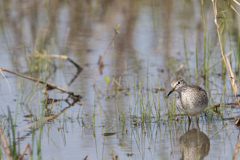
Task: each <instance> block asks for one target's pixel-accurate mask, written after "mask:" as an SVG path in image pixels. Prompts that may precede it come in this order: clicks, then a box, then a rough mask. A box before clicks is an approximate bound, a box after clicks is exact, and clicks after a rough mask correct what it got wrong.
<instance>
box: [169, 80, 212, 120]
mask: <svg viewBox="0 0 240 160" xmlns="http://www.w3.org/2000/svg"><path fill="white" fill-rule="evenodd" d="M171 86H172V90H171V91H170V92H169V93H168V96H169V95H170V94H171V93H172V92H174V91H177V92H178V93H179V96H178V99H177V107H178V108H179V109H180V110H182V111H183V112H185V113H186V114H187V115H188V118H189V116H197V117H198V116H199V115H200V113H201V112H203V110H204V109H205V108H206V107H207V106H208V97H207V93H206V91H205V90H204V89H202V88H201V87H199V86H197V85H188V84H187V83H186V82H185V81H184V80H183V79H182V78H175V79H173V80H172V82H171ZM189 120H190V121H191V119H190V118H189Z"/></svg>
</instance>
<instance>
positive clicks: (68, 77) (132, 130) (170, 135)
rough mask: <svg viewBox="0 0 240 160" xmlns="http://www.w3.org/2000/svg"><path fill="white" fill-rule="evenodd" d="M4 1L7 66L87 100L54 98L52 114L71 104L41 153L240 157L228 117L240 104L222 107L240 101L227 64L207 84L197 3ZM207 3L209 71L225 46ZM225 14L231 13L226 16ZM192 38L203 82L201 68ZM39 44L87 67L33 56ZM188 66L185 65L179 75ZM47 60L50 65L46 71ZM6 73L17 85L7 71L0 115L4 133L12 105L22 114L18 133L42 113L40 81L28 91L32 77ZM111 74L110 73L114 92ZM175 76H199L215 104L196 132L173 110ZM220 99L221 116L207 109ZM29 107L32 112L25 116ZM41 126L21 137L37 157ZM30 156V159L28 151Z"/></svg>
mask: <svg viewBox="0 0 240 160" xmlns="http://www.w3.org/2000/svg"><path fill="white" fill-rule="evenodd" d="M2 3H4V6H5V7H4V8H5V10H4V11H3V12H2V13H0V14H1V17H2V18H1V20H2V22H1V23H2V25H1V31H2V32H0V41H1V44H0V45H1V50H0V52H1V54H0V64H1V67H2V68H6V69H9V70H12V71H15V72H18V73H22V74H25V75H29V76H32V77H35V78H37V79H38V78H39V77H46V76H47V77H48V78H47V82H49V83H53V84H56V85H58V86H59V87H61V88H64V89H65V90H68V91H72V92H74V93H75V94H80V95H81V96H82V97H83V98H82V99H81V100H80V102H76V103H72V102H73V101H72V100H69V102H70V103H71V104H69V103H67V102H65V101H59V102H56V103H54V104H53V109H52V114H58V113H59V112H61V111H62V110H63V109H66V110H65V111H64V112H63V113H62V114H60V115H59V116H58V117H57V118H56V119H54V120H49V121H48V122H44V125H43V131H42V136H41V153H40V156H41V158H42V159H79V158H80V159H84V157H86V156H87V155H88V158H87V159H112V155H111V152H112V154H113V156H114V157H115V156H116V155H117V156H118V157H119V159H180V158H189V159H196V157H194V156H192V157H191V156H189V157H188V155H196V156H199V157H200V158H203V157H205V159H230V158H233V159H234V158H236V159H238V158H239V154H238V146H237V144H238V142H237V139H238V135H239V128H238V127H237V126H235V125H234V122H233V121H230V120H222V119H223V118H229V117H230V118H231V117H234V116H238V115H239V109H238V107H237V106H236V107H235V108H227V107H226V105H224V104H225V103H231V102H235V101H236V100H235V98H234V97H231V96H230V95H233V91H232V90H231V84H230V81H229V78H228V76H227V74H226V76H219V75H218V74H220V73H222V62H221V63H219V64H217V65H216V66H215V67H214V68H213V70H209V71H208V72H207V73H208V74H207V78H206V79H205V81H204V79H203V78H202V77H201V76H200V75H201V74H202V71H203V61H204V40H203V36H204V30H203V23H202V16H201V3H200V2H197V1H184V0H182V1H178V2H174V1H154V0H152V1H113V2H112V1H111V2H110V1H104V2H103V1H101V2H99V1H91V2H85V1H84V2H74V1H71V2H70V1H69V2H60V1H52V2H41V1H35V2H32V1H24V2H22V3H20V2H18V1H16V2H8V3H6V2H2ZM204 3H205V4H204V6H203V8H204V13H205V19H206V28H207V38H208V44H207V49H206V53H207V56H208V57H210V58H208V60H207V65H206V66H207V67H206V68H210V67H211V66H213V64H215V62H217V61H218V60H220V59H221V53H220V49H219V48H218V50H217V47H219V45H218V41H217V39H214V37H215V36H216V30H215V24H214V21H213V12H212V4H211V3H210V2H204ZM2 7H3V6H2ZM2 9H3V8H2ZM228 13H229V12H227V13H226V16H229V15H230V14H228ZM230 18H231V19H232V20H233V21H237V18H236V17H234V16H232V17H230ZM116 24H121V26H120V29H119V31H120V34H118V35H117V36H116V38H115V40H114V44H112V45H111V46H110V48H109V49H108V51H107V53H106V56H105V57H104V60H103V63H104V67H103V68H102V74H100V73H99V74H98V76H97V80H96V86H95V88H94V87H93V84H94V77H95V73H96V71H97V67H98V61H99V56H100V55H103V53H104V51H105V49H106V48H107V46H108V44H109V42H110V41H111V39H112V37H113V34H114V29H113V28H114V27H115V26H116ZM229 27H230V28H231V31H232V32H234V31H236V32H238V29H237V27H236V26H234V25H233V26H231V25H230V26H229ZM229 34H230V36H231V38H229V37H228V36H226V43H225V52H226V53H228V52H229V51H230V50H231V49H233V51H234V53H232V55H231V58H230V62H231V64H232V66H233V70H237V69H238V68H237V67H238V63H237V61H235V59H236V58H237V57H236V55H237V51H236V50H237V48H236V46H237V43H238V42H237V40H238V38H237V37H238V36H237V34H233V33H229ZM184 37H185V41H186V52H187V56H185V47H184ZM195 39H196V42H195ZM196 44H197V52H198V58H197V59H198V70H199V80H197V79H196V75H195V72H196V54H195V49H196ZM212 46H213V47H212ZM230 46H231V47H230ZM37 51H38V52H40V53H44V52H45V53H47V54H59V55H67V56H69V57H70V58H71V59H72V60H74V61H75V62H76V63H77V64H79V65H80V66H82V67H84V69H83V70H82V71H81V72H80V73H79V74H77V75H76V72H77V70H76V67H74V65H73V64H71V63H70V62H69V61H66V60H59V59H49V61H48V63H45V61H46V60H40V59H39V58H35V59H34V57H32V55H37ZM186 57H187V58H186ZM186 59H187V60H186ZM183 63H184V67H183V69H182V70H181V72H179V73H177V72H176V71H177V70H178V68H179V66H181V65H182V64H183ZM33 64H35V65H33ZM45 64H47V65H48V71H45V72H44V69H43V68H44V67H43V66H44V65H45ZM53 64H54V65H55V66H56V71H55V72H54V67H53ZM31 65H32V66H31ZM188 65H189V67H188ZM188 68H189V69H188ZM34 69H35V70H34ZM38 69H39V70H38ZM30 70H31V71H30ZM3 73H4V75H5V76H6V78H7V81H8V83H9V84H10V89H11V94H9V87H8V85H7V82H6V80H5V79H4V78H3V77H1V81H0V82H1V83H0V85H1V87H0V89H1V105H0V106H1V110H2V111H1V122H2V129H3V130H4V132H5V133H6V132H7V126H8V124H9V121H7V117H8V110H7V107H9V108H10V110H11V113H12V117H13V119H14V117H15V113H17V123H16V124H17V127H16V129H17V130H19V129H21V128H22V127H24V126H26V125H28V124H31V123H33V122H35V121H37V120H39V119H40V113H41V107H42V101H41V100H42V97H43V94H42V92H43V91H42V90H43V86H42V85H37V87H36V88H35V89H34V91H33V92H32V90H33V88H34V86H35V84H36V83H35V82H32V81H29V80H26V79H23V78H19V77H17V76H15V75H12V74H9V73H6V72H3ZM106 75H107V76H109V77H110V83H109V84H108V94H109V97H108V96H107V92H106V82H105V76H106ZM177 75H181V76H183V77H184V78H185V79H186V81H187V82H189V83H192V84H196V83H197V84H198V85H200V86H201V87H203V88H205V89H206V91H207V93H208V96H209V100H210V102H209V106H208V108H207V109H206V110H205V111H206V113H203V114H202V115H201V116H200V122H199V129H198V130H197V129H195V128H197V126H196V123H194V122H193V124H192V126H191V127H190V128H188V119H187V117H186V116H177V117H178V120H176V117H175V116H173V115H174V114H179V112H178V110H177V109H175V98H176V96H177V94H173V95H172V96H171V97H170V98H169V99H166V94H167V92H168V91H170V89H171V88H170V80H171V79H173V77H175V76H177ZM75 76H76V77H75ZM235 76H236V77H238V75H235ZM74 77H75V78H76V79H73V78H74ZM114 79H115V80H114ZM72 80H73V81H72ZM119 84H121V87H120V86H119ZM160 88H163V89H164V90H165V91H158V92H157V91H156V89H160ZM31 92H32V93H33V94H32V95H31ZM48 94H49V97H50V98H53V99H65V98H66V97H67V96H68V95H67V94H64V93H61V92H60V91H58V90H52V91H48ZM28 101H29V103H28ZM220 102H222V103H223V105H222V106H221V107H220V109H219V111H220V115H217V114H216V113H214V112H213V111H212V109H211V107H213V106H214V105H215V104H217V103H220ZM50 106H51V105H48V107H50ZM16 107H18V108H17V111H16ZM141 108H142V109H143V110H141ZM144 111H145V112H149V114H147V115H148V116H146V117H144V116H143V114H142V113H143V112H144ZM30 114H32V115H33V117H31V118H29V117H26V115H30ZM193 121H194V119H193ZM35 127H36V128H35V129H36V131H34V128H26V129H24V130H21V131H20V132H19V134H20V139H19V140H18V142H19V143H20V149H21V151H22V150H23V148H24V147H25V145H26V144H27V143H30V145H31V146H32V147H33V155H34V158H33V159H36V157H37V143H38V135H39V125H36V126H35ZM186 137H187V138H186ZM188 137H190V138H188ZM188 140H189V142H188ZM198 141H201V142H202V143H198ZM33 142H34V143H33ZM209 144H210V147H208V145H209ZM201 147H203V148H205V150H204V149H202V148H201ZM201 149H202V150H201ZM24 157H25V158H28V156H27V155H25V156H24Z"/></svg>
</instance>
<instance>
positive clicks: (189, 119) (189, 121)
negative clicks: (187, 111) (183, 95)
mask: <svg viewBox="0 0 240 160" xmlns="http://www.w3.org/2000/svg"><path fill="white" fill-rule="evenodd" d="M191 122H192V121H191V118H190V117H189V115H188V130H189V128H190V125H191Z"/></svg>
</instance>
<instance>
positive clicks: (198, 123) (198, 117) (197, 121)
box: [196, 116, 199, 129]
mask: <svg viewBox="0 0 240 160" xmlns="http://www.w3.org/2000/svg"><path fill="white" fill-rule="evenodd" d="M196 121H197V128H198V129H199V117H198V116H197V120H196Z"/></svg>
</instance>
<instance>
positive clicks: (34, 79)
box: [0, 68, 81, 99]
mask: <svg viewBox="0 0 240 160" xmlns="http://www.w3.org/2000/svg"><path fill="white" fill-rule="evenodd" d="M0 70H2V71H6V72H8V73H11V74H14V75H17V76H20V77H23V78H26V79H29V80H32V81H34V82H38V83H41V84H45V85H46V86H47V89H48V90H49V89H57V90H60V91H62V92H64V93H67V94H68V95H69V96H68V97H71V98H72V96H73V97H75V98H77V99H80V98H81V96H80V95H75V94H74V92H69V91H66V90H64V89H62V88H60V87H58V86H57V85H55V84H51V83H47V82H44V81H42V80H39V79H36V78H33V77H29V76H25V75H22V74H20V73H16V72H13V71H10V70H7V69H5V68H0Z"/></svg>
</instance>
